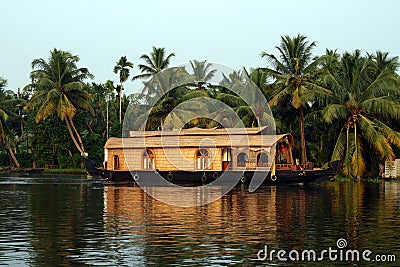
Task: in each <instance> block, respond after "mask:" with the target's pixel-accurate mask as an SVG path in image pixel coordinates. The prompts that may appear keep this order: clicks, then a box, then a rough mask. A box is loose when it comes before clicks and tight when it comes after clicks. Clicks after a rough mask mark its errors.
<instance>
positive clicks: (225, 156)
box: [222, 148, 232, 161]
mask: <svg viewBox="0 0 400 267" xmlns="http://www.w3.org/2000/svg"><path fill="white" fill-rule="evenodd" d="M231 153H232V152H231V149H230V148H223V149H222V161H231Z"/></svg>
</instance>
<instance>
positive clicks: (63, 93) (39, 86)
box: [25, 49, 94, 157]
mask: <svg viewBox="0 0 400 267" xmlns="http://www.w3.org/2000/svg"><path fill="white" fill-rule="evenodd" d="M78 61H79V57H78V56H75V55H72V54H71V53H70V52H65V51H62V50H57V49H54V50H53V51H51V54H50V58H49V60H48V61H46V60H44V59H42V58H40V59H34V60H33V61H32V69H33V71H32V72H31V78H32V79H33V81H34V82H33V83H32V84H29V85H27V86H28V87H35V90H36V91H35V93H34V94H33V96H32V97H31V99H30V100H29V102H28V104H27V106H26V107H25V108H26V110H28V111H29V110H32V109H37V113H36V118H35V121H36V123H38V122H40V121H43V120H45V119H46V118H47V117H49V116H50V115H52V114H56V115H57V116H58V117H59V118H60V119H61V120H62V121H65V123H66V125H67V128H68V131H69V134H70V136H71V138H72V141H73V142H74V144H75V146H76V148H77V149H78V151H79V152H80V153H81V154H82V156H83V157H86V153H85V148H84V146H83V142H82V139H81V137H80V135H79V133H78V131H77V129H76V127H75V125H74V122H73V118H74V116H75V114H76V113H77V112H78V110H79V109H84V110H88V111H90V112H91V113H92V114H93V113H94V111H93V109H92V107H91V106H90V104H89V102H88V100H89V94H88V93H87V91H86V90H85V87H86V84H85V83H83V80H85V79H87V78H93V75H92V74H90V72H89V70H88V69H86V68H78V67H77V66H76V63H77V62H78Z"/></svg>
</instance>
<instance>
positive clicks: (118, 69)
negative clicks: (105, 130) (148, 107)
mask: <svg viewBox="0 0 400 267" xmlns="http://www.w3.org/2000/svg"><path fill="white" fill-rule="evenodd" d="M116 64H117V65H115V67H114V73H119V83H120V84H119V86H120V87H119V93H118V96H119V98H118V99H119V100H118V102H119V123H121V122H122V95H123V90H124V87H123V86H122V83H123V82H125V81H126V80H127V79H128V77H129V68H133V63H132V62H129V61H128V59H127V58H126V56H123V57H121V58H120V59H119V60H118V61H117V63H116Z"/></svg>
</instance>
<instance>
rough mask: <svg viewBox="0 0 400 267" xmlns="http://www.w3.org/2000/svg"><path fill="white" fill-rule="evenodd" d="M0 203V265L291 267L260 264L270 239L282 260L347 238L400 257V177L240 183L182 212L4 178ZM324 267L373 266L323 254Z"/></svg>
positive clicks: (101, 191) (129, 194)
mask: <svg viewBox="0 0 400 267" xmlns="http://www.w3.org/2000/svg"><path fill="white" fill-rule="evenodd" d="M179 197H185V196H179ZM0 199H1V201H0V266H234V265H236V266H260V265H264V266H265V265H266V266H291V265H294V262H292V261H289V262H283V261H279V260H278V259H277V258H276V257H275V258H274V259H272V260H271V259H266V260H264V261H260V260H258V259H257V253H258V252H259V251H260V250H264V249H265V245H267V249H268V253H269V252H270V251H271V250H272V249H274V250H276V251H278V250H285V251H286V253H287V254H286V257H288V253H289V252H290V251H292V250H296V251H300V252H302V251H303V250H315V251H316V252H317V255H318V256H319V255H320V254H318V253H320V252H321V251H322V250H324V249H326V250H328V248H329V247H331V248H332V249H337V250H338V247H337V241H338V239H341V238H343V239H344V240H345V241H346V242H347V246H346V247H344V248H343V250H345V249H346V250H347V249H357V250H359V251H361V252H362V251H364V250H367V249H368V250H371V251H372V254H371V255H370V257H369V258H371V260H372V257H373V256H375V255H395V256H397V258H396V259H397V262H389V263H386V266H398V265H399V264H398V262H399V261H400V239H399V237H400V234H399V233H400V224H399V219H400V209H399V207H400V183H390V182H386V183H380V184H375V183H345V182H343V183H339V182H335V183H325V184H320V185H314V186H299V185H287V186H277V187H275V186H266V187H261V188H260V189H259V190H257V191H256V192H255V193H249V192H248V191H247V189H246V188H245V187H237V188H235V189H234V190H233V191H232V192H231V193H229V194H228V195H226V196H224V197H223V198H222V199H220V200H217V201H215V202H213V203H211V204H209V205H206V206H202V207H193V208H180V207H174V206H169V205H167V204H163V203H161V202H159V201H157V200H155V199H153V198H152V197H150V196H148V195H146V194H145V193H144V192H143V191H142V190H141V189H140V188H139V187H135V186H130V185H123V186H122V185H121V186H112V185H107V186H102V185H101V184H99V183H92V182H90V180H87V179H82V178H39V179H33V178H10V177H3V178H0ZM262 252H263V251H262ZM338 253H339V252H338ZM260 255H261V256H262V255H263V254H260ZM291 255H295V254H291ZM338 255H339V254H338ZM275 256H276V255H275ZM310 264H311V263H310V262H308V261H300V262H296V266H309V265H310ZM323 264H324V265H325V266H358V265H364V266H367V265H369V266H371V265H375V264H376V262H375V263H371V262H366V261H362V260H361V261H359V262H357V261H340V260H339V259H337V260H336V261H331V260H329V258H328V255H325V258H324V260H323ZM311 265H314V266H320V265H321V262H317V263H314V264H311Z"/></svg>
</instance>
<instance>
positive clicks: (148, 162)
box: [143, 149, 154, 170]
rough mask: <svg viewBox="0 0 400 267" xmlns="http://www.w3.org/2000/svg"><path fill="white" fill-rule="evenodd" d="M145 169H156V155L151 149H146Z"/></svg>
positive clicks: (144, 155) (144, 157) (144, 156)
mask: <svg viewBox="0 0 400 267" xmlns="http://www.w3.org/2000/svg"><path fill="white" fill-rule="evenodd" d="M143 169H145V170H153V169H154V153H153V151H151V150H150V149H146V150H145V151H144V152H143Z"/></svg>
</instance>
